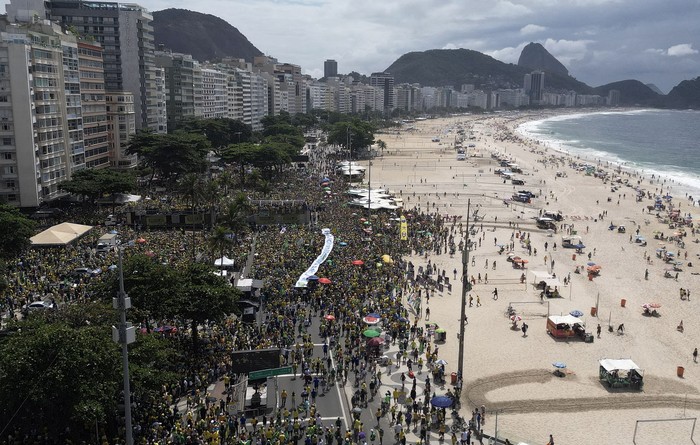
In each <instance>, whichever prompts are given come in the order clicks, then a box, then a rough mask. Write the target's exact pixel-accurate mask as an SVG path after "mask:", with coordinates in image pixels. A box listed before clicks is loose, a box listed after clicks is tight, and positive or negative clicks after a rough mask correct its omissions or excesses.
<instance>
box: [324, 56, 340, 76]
mask: <svg viewBox="0 0 700 445" xmlns="http://www.w3.org/2000/svg"><path fill="white" fill-rule="evenodd" d="M337 76H338V62H336V61H335V60H333V59H328V60H326V61H325V62H323V77H325V78H326V79H328V78H329V77H337Z"/></svg>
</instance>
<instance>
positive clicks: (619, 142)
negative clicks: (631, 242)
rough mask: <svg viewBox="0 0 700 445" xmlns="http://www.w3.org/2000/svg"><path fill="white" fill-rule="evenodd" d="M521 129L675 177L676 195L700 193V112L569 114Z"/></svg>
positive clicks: (571, 149)
mask: <svg viewBox="0 0 700 445" xmlns="http://www.w3.org/2000/svg"><path fill="white" fill-rule="evenodd" d="M518 131H519V132H521V133H522V134H524V135H525V136H528V137H530V138H532V139H537V140H539V141H541V142H542V143H544V144H545V145H546V146H549V147H552V148H554V149H557V150H560V151H564V152H567V153H569V154H571V155H574V156H580V157H581V158H583V159H586V160H588V161H589V162H593V161H602V162H611V163H614V164H617V165H621V166H622V167H623V168H625V169H629V170H634V171H638V172H641V173H642V174H643V175H644V176H646V177H651V175H656V177H657V178H658V177H659V176H660V177H662V178H664V179H667V180H672V181H673V183H671V184H670V185H671V186H672V187H673V190H675V192H676V194H680V193H683V194H685V193H688V194H689V195H692V196H693V197H695V198H696V199H697V198H699V197H700V111H675V110H634V111H620V112H616V111H611V112H596V113H582V114H568V115H560V116H554V117H550V118H547V119H544V120H539V121H531V122H527V123H524V124H522V125H521V126H520V127H519V128H518ZM667 184H668V182H667ZM681 196H683V195H681Z"/></svg>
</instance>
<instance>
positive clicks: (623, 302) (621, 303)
mask: <svg viewBox="0 0 700 445" xmlns="http://www.w3.org/2000/svg"><path fill="white" fill-rule="evenodd" d="M626 304H627V300H625V299H624V298H623V299H622V300H620V306H621V307H625V305H626Z"/></svg>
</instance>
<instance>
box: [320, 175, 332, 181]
mask: <svg viewBox="0 0 700 445" xmlns="http://www.w3.org/2000/svg"><path fill="white" fill-rule="evenodd" d="M321 182H331V178H329V177H328V176H324V177H323V179H321Z"/></svg>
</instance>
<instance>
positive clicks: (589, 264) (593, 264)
mask: <svg viewBox="0 0 700 445" xmlns="http://www.w3.org/2000/svg"><path fill="white" fill-rule="evenodd" d="M586 265H587V266H595V263H594V262H593V261H589V262H587V263H586Z"/></svg>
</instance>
